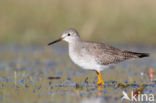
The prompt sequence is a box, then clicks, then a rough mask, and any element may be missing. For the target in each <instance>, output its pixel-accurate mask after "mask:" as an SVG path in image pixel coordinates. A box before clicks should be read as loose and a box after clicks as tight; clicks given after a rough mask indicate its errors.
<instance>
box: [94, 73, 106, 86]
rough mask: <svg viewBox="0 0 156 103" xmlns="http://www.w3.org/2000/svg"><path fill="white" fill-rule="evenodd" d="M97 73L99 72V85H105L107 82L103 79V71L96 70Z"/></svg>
mask: <svg viewBox="0 0 156 103" xmlns="http://www.w3.org/2000/svg"><path fill="white" fill-rule="evenodd" d="M96 73H97V76H98V82H97V85H102V86H104V85H105V82H104V80H103V78H102V75H101V73H100V72H97V71H96Z"/></svg>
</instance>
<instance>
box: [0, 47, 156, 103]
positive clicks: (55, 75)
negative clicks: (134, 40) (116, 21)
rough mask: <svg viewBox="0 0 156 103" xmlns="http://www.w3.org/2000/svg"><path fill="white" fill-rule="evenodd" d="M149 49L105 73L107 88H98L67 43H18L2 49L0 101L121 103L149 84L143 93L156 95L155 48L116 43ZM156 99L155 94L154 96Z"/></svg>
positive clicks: (92, 77) (17, 102) (139, 49)
mask: <svg viewBox="0 0 156 103" xmlns="http://www.w3.org/2000/svg"><path fill="white" fill-rule="evenodd" d="M117 47H119V48H126V49H128V50H133V51H146V52H150V53H151V56H150V57H149V58H143V59H142V60H141V59H136V60H128V61H125V62H123V63H120V64H117V65H115V66H113V67H111V68H110V69H108V70H105V71H103V72H102V76H103V78H104V80H105V84H106V85H105V87H100V86H99V87H97V85H96V82H97V76H96V73H95V72H94V71H87V70H83V69H81V68H79V67H78V66H76V65H75V64H73V63H72V62H71V60H70V59H69V57H68V49H67V47H66V46H62V45H60V44H58V45H57V46H53V48H52V47H48V46H45V47H44V46H35V45H34V46H18V45H4V46H1V48H0V54H1V55H0V101H2V102H3V103H9V102H11V103H21V102H23V103H28V102H29V103H35V102H37V103H38V102H39V103H51V102H55V103H56V102H57V103H60V102H61V103H80V102H82V103H120V102H121V97H122V96H123V94H122V92H123V91H125V92H126V93H128V94H130V93H131V92H132V91H137V90H138V89H140V88H142V87H143V86H144V85H146V86H145V87H144V88H143V90H142V93H144V94H145V93H146V94H153V95H154V96H156V76H155V73H154V81H153V82H150V78H149V74H148V71H149V68H153V70H154V71H155V68H156V48H153V47H148V48H145V47H140V46H135V47H134V46H133V48H132V47H131V46H128V47H127V46H117ZM155 101H156V97H155ZM124 102H126V101H124Z"/></svg>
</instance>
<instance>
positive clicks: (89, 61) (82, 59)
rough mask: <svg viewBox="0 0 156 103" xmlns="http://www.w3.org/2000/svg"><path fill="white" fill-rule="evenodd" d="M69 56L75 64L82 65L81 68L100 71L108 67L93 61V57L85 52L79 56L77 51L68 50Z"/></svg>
mask: <svg viewBox="0 0 156 103" xmlns="http://www.w3.org/2000/svg"><path fill="white" fill-rule="evenodd" d="M69 56H70V58H71V60H72V61H73V62H74V63H75V64H77V65H78V66H80V67H82V68H83V69H88V70H96V71H99V72H100V71H102V70H104V69H105V68H107V67H108V66H106V65H100V64H98V63H97V62H96V61H95V58H94V57H92V56H89V55H87V54H86V55H85V56H79V55H78V54H77V53H73V52H70V51H69Z"/></svg>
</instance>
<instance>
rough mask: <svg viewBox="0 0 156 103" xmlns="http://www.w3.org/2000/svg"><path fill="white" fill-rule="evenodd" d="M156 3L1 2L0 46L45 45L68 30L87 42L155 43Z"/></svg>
mask: <svg viewBox="0 0 156 103" xmlns="http://www.w3.org/2000/svg"><path fill="white" fill-rule="evenodd" d="M155 9H156V1H155V0H148V1H147V0H141V1H138V0H137V1H136V0H120V1H114V0H97V1H96V2H95V1H94V0H85V1H84V0H77V1H73V0H65V1H62V0H46V1H44V0H0V43H7V44H9V43H17V44H45V43H47V42H48V41H50V40H54V39H55V38H57V37H59V36H60V34H61V33H62V32H63V31H64V30H66V29H68V28H71V27H72V28H76V29H77V30H78V31H79V33H80V35H81V37H82V38H84V39H86V40H94V41H103V42H109V43H114V44H123V43H124V44H128V43H130V44H148V45H155V44H156V10H155Z"/></svg>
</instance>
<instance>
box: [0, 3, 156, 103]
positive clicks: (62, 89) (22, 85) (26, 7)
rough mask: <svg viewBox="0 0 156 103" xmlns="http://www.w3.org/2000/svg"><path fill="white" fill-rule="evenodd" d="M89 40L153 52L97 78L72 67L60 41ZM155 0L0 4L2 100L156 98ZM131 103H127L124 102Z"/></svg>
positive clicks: (44, 102)
mask: <svg viewBox="0 0 156 103" xmlns="http://www.w3.org/2000/svg"><path fill="white" fill-rule="evenodd" d="M68 28H75V29H77V31H78V32H79V34H80V36H81V37H82V38H83V39H84V40H90V41H96V42H105V43H107V44H110V45H113V46H115V47H117V48H120V49H127V50H131V51H135V52H147V53H150V57H148V58H143V59H136V60H133V61H132V60H129V61H125V62H123V63H120V64H118V65H115V66H114V67H111V69H108V70H105V71H103V72H102V76H103V78H104V80H105V84H106V85H105V87H97V85H96V82H97V75H96V73H95V72H93V71H87V70H84V69H81V68H80V67H78V66H76V65H75V64H74V63H72V62H71V60H70V59H69V56H68V47H67V45H64V44H63V43H58V44H55V45H53V46H47V44H48V43H49V42H51V41H53V40H56V39H57V38H58V37H60V36H61V33H62V32H63V31H64V30H66V29H68ZM155 68H156V0H96V1H95V0H0V102H2V103H91V102H93V103H121V97H122V96H123V94H122V92H123V91H125V92H126V93H127V94H130V93H131V92H132V91H135V93H138V92H139V93H146V94H154V95H155V96H156V76H155V75H156V72H155ZM126 103H127V102H126Z"/></svg>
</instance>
